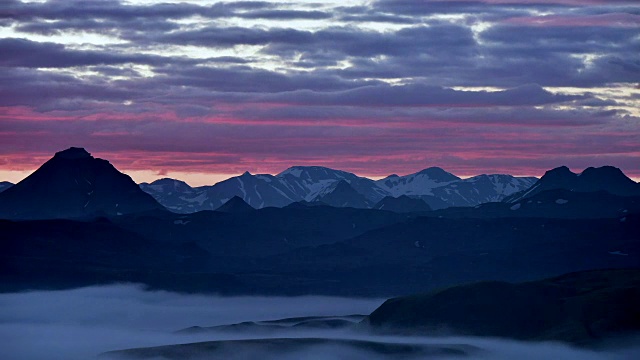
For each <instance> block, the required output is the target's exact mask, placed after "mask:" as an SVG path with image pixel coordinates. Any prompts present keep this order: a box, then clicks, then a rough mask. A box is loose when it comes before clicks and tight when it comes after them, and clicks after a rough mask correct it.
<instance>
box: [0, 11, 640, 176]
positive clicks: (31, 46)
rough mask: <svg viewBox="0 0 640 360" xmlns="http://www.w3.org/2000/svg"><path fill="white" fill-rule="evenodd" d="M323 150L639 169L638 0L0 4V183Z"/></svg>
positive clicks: (208, 165)
mask: <svg viewBox="0 0 640 360" xmlns="http://www.w3.org/2000/svg"><path fill="white" fill-rule="evenodd" d="M70 146H80V147H84V148H86V149H87V150H88V151H89V152H91V153H92V154H93V155H94V156H96V157H100V158H104V159H107V160H109V161H110V162H111V163H112V164H114V165H115V166H116V167H117V168H118V169H119V170H121V171H123V172H126V173H128V174H129V175H131V176H132V177H133V178H134V180H136V181H139V182H141V181H151V180H153V179H157V178H161V177H174V178H179V179H182V180H185V181H187V182H188V183H190V184H191V185H205V184H213V183H215V182H216V181H219V180H221V179H223V178H226V177H229V176H232V175H238V174H241V173H243V172H245V171H250V172H251V173H272V174H275V173H279V172H281V171H283V170H285V169H286V168H288V167H290V166H294V165H320V166H328V167H332V168H336V169H341V170H346V171H350V172H354V173H356V174H358V175H361V176H369V177H374V178H377V177H383V176H386V175H389V174H392V173H396V174H400V175H403V174H409V173H413V172H417V171H419V170H421V169H424V168H427V167H430V166H439V167H442V168H444V169H445V170H447V171H449V172H452V173H454V174H456V175H459V176H470V175H477V174H481V173H510V174H514V175H533V176H541V175H542V174H543V173H544V172H545V170H548V169H551V168H554V167H557V166H560V165H567V166H569V167H570V168H571V169H572V170H573V171H576V172H579V171H582V170H583V169H584V168H586V167H588V166H602V165H613V166H617V167H619V168H621V169H622V170H623V171H624V172H625V173H626V174H627V175H629V176H631V177H633V178H634V179H636V180H640V4H639V3H638V1H637V0H626V1H624V0H468V1H462V0H449V1H435V0H412V1H408V0H376V1H363V0H348V1H345V0H343V1H338V0H331V1H308V0H307V1H302V0H291V1H271V0H268V1H226V2H221V1H207V0H203V1H184V2H171V1H170V0H163V1H155V0H136V1H110V0H104V1H78V0H50V1H33V2H26V1H24V2H21V1H15V0H2V1H0V181H2V180H8V181H12V182H17V181H19V180H20V179H22V178H23V177H24V176H26V175H27V174H29V173H30V172H32V171H33V170H35V169H36V168H37V167H38V166H40V165H41V164H42V163H43V162H44V161H46V160H47V159H49V158H50V157H51V156H52V155H53V154H54V153H55V152H56V151H59V150H62V149H65V148H68V147H70Z"/></svg>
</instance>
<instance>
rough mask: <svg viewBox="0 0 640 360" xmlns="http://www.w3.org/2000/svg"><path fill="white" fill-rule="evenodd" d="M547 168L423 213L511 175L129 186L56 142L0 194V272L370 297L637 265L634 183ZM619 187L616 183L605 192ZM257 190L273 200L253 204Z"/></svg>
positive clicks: (608, 172)
mask: <svg viewBox="0 0 640 360" xmlns="http://www.w3.org/2000/svg"><path fill="white" fill-rule="evenodd" d="M558 173H560V174H563V173H564V174H566V173H567V172H566V171H565V170H564V169H562V168H559V169H553V170H550V171H549V172H547V174H545V176H543V177H542V178H540V179H539V180H537V181H536V182H535V184H533V187H532V188H531V189H528V190H526V191H524V192H522V193H521V194H519V195H518V197H517V198H515V197H514V198H513V199H507V200H506V201H502V202H497V201H492V202H488V203H481V204H478V205H475V206H453V207H448V208H441V209H437V210H433V209H430V207H429V205H428V204H427V203H426V202H425V201H424V196H432V197H434V198H435V197H436V195H434V194H438V193H443V194H446V193H448V192H447V190H449V193H451V194H454V191H453V189H459V191H457V192H455V198H458V199H461V196H464V197H466V198H467V199H469V197H468V196H467V193H466V192H465V191H466V190H469V191H472V192H473V193H475V194H476V195H477V194H479V193H481V192H482V191H481V189H479V188H476V189H474V188H473V186H478V184H485V185H487V186H489V187H490V189H492V190H491V191H490V192H487V193H485V195H484V196H489V195H487V194H489V193H493V194H494V195H493V196H497V195H495V194H496V193H499V194H501V195H500V196H502V195H504V194H506V193H509V192H512V194H516V193H515V192H513V191H515V190H516V189H517V188H518V186H517V183H519V182H520V181H521V180H520V179H517V178H513V177H508V176H504V177H503V176H478V177H475V178H471V179H459V178H457V177H455V176H453V175H451V174H449V173H446V172H445V171H443V170H441V169H437V168H430V169H427V170H425V171H422V172H420V173H416V174H413V175H409V176H405V177H400V176H390V177H388V178H385V179H382V180H378V181H373V180H371V179H366V178H359V177H357V176H355V175H353V174H349V173H346V172H342V171H338V170H330V169H327V168H321V167H304V168H301V167H296V168H291V169H289V170H287V171H285V172H283V173H281V174H278V175H276V176H272V175H251V174H249V173H245V174H243V175H241V176H239V177H235V178H231V179H228V180H225V181H223V182H221V183H219V184H216V185H214V186H212V187H205V189H204V192H201V193H199V194H198V193H197V192H198V191H202V189H200V188H191V187H189V186H187V185H186V184H184V183H182V182H179V181H176V180H167V179H165V180H160V181H158V182H155V183H153V184H147V185H142V186H138V185H137V184H135V183H134V182H133V180H132V179H131V178H129V177H128V176H126V175H124V174H122V173H120V172H119V171H118V170H117V169H115V168H114V167H113V166H112V165H111V164H110V163H109V162H108V161H106V160H102V159H96V158H94V157H93V156H91V155H90V154H89V153H88V152H87V151H86V150H84V149H80V148H71V149H67V150H64V151H61V152H58V153H56V155H55V156H54V157H53V158H52V159H51V160H49V161H47V162H46V163H45V164H44V165H43V166H42V167H40V168H39V169H38V170H36V171H35V172H34V173H33V174H32V175H30V176H29V177H27V178H26V179H24V180H23V181H21V182H19V183H18V184H16V185H14V186H12V187H10V188H9V189H7V190H5V191H3V192H2V193H0V218H1V219H5V220H2V221H0V239H2V242H0V245H1V247H2V251H1V252H0V253H1V255H0V257H1V258H2V261H1V263H2V264H3V267H2V268H0V270H1V271H0V280H2V281H0V283H3V282H4V285H5V288H11V289H24V288H31V287H33V286H36V287H37V286H39V285H38V284H45V285H46V286H51V287H58V286H65V284H74V285H90V284H93V283H95V282H96V281H99V282H108V281H135V282H142V283H145V284H148V285H153V286H158V287H160V288H164V289H174V290H176V289H177V290H186V291H218V292H221V291H227V292H235V293H246V292H249V293H265V294H266V293H282V292H286V293H287V294H305V293H322V294H347V295H367V296H372V295H380V294H383V295H398V294H406V293H411V292H415V291H424V290H429V289H432V288H433V287H441V286H449V285H452V284H459V283H461V282H465V281H479V280H500V281H526V280H532V279H537V278H541V277H545V276H554V275H559V274H561V273H566V272H570V271H579V270H589V269H598V268H620V267H640V243H639V242H638V239H640V236H639V234H640V227H638V224H640V221H639V220H638V217H639V216H640V196H636V195H634V194H636V191H637V188H638V186H640V185H638V184H637V183H635V182H633V181H631V180H628V179H627V178H626V177H625V176H624V174H622V173H621V172H620V171H619V170H617V169H615V168H611V167H602V168H590V169H589V170H588V171H587V170H585V172H583V174H581V175H580V176H577V175H575V176H572V175H570V174H569V176H567V178H569V179H573V180H569V181H568V182H567V181H565V182H558V181H557V174H558ZM585 173H586V174H585ZM587 175H588V176H587ZM576 178H581V180H575V179H576ZM609 178H610V179H611V180H610V181H607V180H606V179H609ZM501 179H502V180H501ZM585 179H586V180H585ZM574 181H579V182H580V183H579V184H578V185H575V184H574ZM618 182H619V183H620V184H622V183H624V184H629V185H625V186H626V187H625V188H623V186H622V185H619V186H616V188H615V189H611V188H609V184H610V183H618ZM265 184H266V185H265ZM269 184H271V185H269ZM418 184H423V185H424V186H431V187H430V188H428V189H426V190H425V189H424V188H421V187H420V186H418ZM434 184H435V185H434ZM496 184H498V185H499V186H497V185H496ZM557 184H559V185H557ZM454 185H455V186H454ZM145 186H151V187H155V191H157V192H158V193H163V194H167V195H170V196H178V195H176V194H191V196H193V198H198V199H199V200H198V201H197V202H195V203H196V204H198V205H202V204H209V205H210V206H211V207H213V208H214V209H215V210H216V211H212V210H213V209H212V210H205V211H199V212H193V213H175V212H172V211H168V210H167V209H166V208H165V207H163V206H162V205H161V204H160V203H159V202H158V201H156V200H155V199H154V198H153V197H152V196H151V195H149V194H148V193H146V192H144V191H143V188H144V187H145ZM563 186H564V187H563ZM466 187H468V188H466ZM238 189H240V195H233V193H234V191H238ZM462 189H466V190H465V191H462ZM242 190H244V192H243V191H242ZM392 190H393V191H395V192H394V193H391V191H392ZM498 190H499V191H498ZM587 190H589V191H587ZM607 190H609V191H607ZM403 193H407V195H404V194H403ZM282 194H285V195H286V196H288V198H286V197H285V198H283V197H282ZM385 194H389V195H385ZM401 194H402V195H401ZM418 194H423V195H418ZM207 196H210V197H208V198H207ZM226 197H228V199H227V198H226ZM489 197H490V198H491V196H489ZM193 198H192V199H193ZM211 199H221V200H216V201H217V203H214V202H213V200H211ZM245 199H247V200H249V201H247V200H245ZM256 199H258V200H259V201H260V204H261V207H260V206H254V204H255V202H254V201H255V200H256ZM269 199H275V200H273V201H276V200H277V201H280V203H278V205H280V206H279V207H278V206H266V204H267V200H269ZM278 199H279V200H278ZM297 199H301V200H299V201H293V200H297ZM375 199H378V200H377V201H376V202H374V200H375ZM476 199H478V198H477V197H476ZM494 199H495V198H491V200H494ZM222 200H224V201H222ZM285 200H286V201H285ZM269 201H271V200H269ZM442 201H444V200H442ZM476 201H479V200H476ZM252 202H253V204H252ZM263 202H264V203H263ZM218 203H220V205H218ZM194 211H195V209H194ZM94 233H95V234H99V236H98V235H96V236H92V234H94ZM147 248H148V249H149V250H146V249H147ZM77 274H82V275H77ZM372 278H375V279H376V280H375V282H372V281H370V279H372ZM185 279H189V280H185ZM363 284H366V286H363ZM176 287H177V288H176Z"/></svg>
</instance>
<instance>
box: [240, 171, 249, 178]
mask: <svg viewBox="0 0 640 360" xmlns="http://www.w3.org/2000/svg"><path fill="white" fill-rule="evenodd" d="M240 176H241V177H247V176H251V173H250V172H248V171H245V172H243V173H242V175H240Z"/></svg>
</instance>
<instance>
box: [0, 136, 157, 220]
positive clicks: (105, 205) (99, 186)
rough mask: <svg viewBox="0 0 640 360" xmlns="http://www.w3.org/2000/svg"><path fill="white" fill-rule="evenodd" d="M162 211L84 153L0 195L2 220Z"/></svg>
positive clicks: (50, 164) (72, 151)
mask: <svg viewBox="0 0 640 360" xmlns="http://www.w3.org/2000/svg"><path fill="white" fill-rule="evenodd" d="M158 209H164V208H163V206H162V205H160V204H159V203H158V202H157V201H155V200H154V199H153V197H151V196H150V195H149V194H147V193H145V192H144V191H142V190H141V189H140V187H138V185H137V184H136V183H135V182H133V180H131V178H130V177H129V176H127V175H125V174H123V173H121V172H119V171H118V170H116V168H114V167H113V165H111V164H110V163H109V162H108V161H106V160H102V159H96V158H94V157H92V156H91V154H89V153H88V152H87V151H86V150H85V149H82V148H69V149H67V150H64V151H60V152H58V153H56V154H55V156H54V157H53V158H52V159H50V160H49V161H47V162H46V163H44V164H43V165H42V166H41V167H40V168H39V169H38V170H36V171H35V172H34V173H33V174H31V175H29V176H28V177H27V178H25V179H24V180H22V181H20V182H19V183H18V184H16V185H14V186H12V187H11V188H9V189H7V190H5V191H3V192H2V193H0V218H5V219H46V218H79V217H87V216H96V215H108V216H115V215H121V214H129V213H135V212H143V211H149V210H158Z"/></svg>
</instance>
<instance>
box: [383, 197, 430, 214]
mask: <svg viewBox="0 0 640 360" xmlns="http://www.w3.org/2000/svg"><path fill="white" fill-rule="evenodd" d="M373 208H374V209H377V210H387V211H393V212H397V213H408V212H421V211H430V210H431V207H430V206H429V205H428V204H427V203H426V202H424V201H423V200H421V199H414V198H410V197H408V196H406V195H402V196H398V197H397V198H396V197H393V196H387V197H385V198H384V199H382V200H380V201H379V202H378V203H377V204H375V205H374V206H373Z"/></svg>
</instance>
